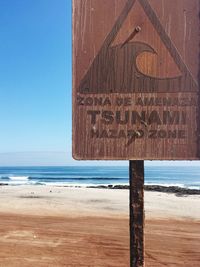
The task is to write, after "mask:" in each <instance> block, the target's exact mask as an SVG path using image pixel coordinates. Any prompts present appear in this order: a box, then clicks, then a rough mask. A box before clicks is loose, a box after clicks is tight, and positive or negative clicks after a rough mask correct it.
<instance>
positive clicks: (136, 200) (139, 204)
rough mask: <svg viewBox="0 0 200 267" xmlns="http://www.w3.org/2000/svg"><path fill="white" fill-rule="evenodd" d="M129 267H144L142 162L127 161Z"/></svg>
mask: <svg viewBox="0 0 200 267" xmlns="http://www.w3.org/2000/svg"><path fill="white" fill-rule="evenodd" d="M129 179H130V267H143V266H144V161H143V160H135V161H133V160H130V161H129Z"/></svg>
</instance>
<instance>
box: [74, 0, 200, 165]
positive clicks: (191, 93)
mask: <svg viewBox="0 0 200 267" xmlns="http://www.w3.org/2000/svg"><path fill="white" fill-rule="evenodd" d="M199 13H200V3H199V0H162V1H158V0H73V157H74V158H75V159H83V160H86V159H88V160H89V159H91V160H93V159H101V160H103V159H107V160H108V159H111V160H118V159H119V160H127V159H132V160H134V159H137V160H138V159H141V160H184V159H191V160H195V159H199V158H200V143H199V137H200V120H199V111H200V109H199V106H200V105H199V98H198V95H199V77H200V65H199V62H200V61H199V55H200V46H199V44H200V35H199Z"/></svg>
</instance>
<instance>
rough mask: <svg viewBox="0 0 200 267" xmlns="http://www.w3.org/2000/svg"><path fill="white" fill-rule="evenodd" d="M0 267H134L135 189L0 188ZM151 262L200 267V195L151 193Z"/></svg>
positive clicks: (148, 227)
mask: <svg viewBox="0 0 200 267" xmlns="http://www.w3.org/2000/svg"><path fill="white" fill-rule="evenodd" d="M0 201H1V205H0V216H1V220H0V231H1V235H0V266H2V267H4V266H5V267H6V266H20V267H24V266H38V267H40V266H44V267H46V266H47V267H48V266H52V267H54V266H55V267H57V266H58V267H59V266H77V267H78V266H91V267H98V266H99V267H107V266H108V267H128V266H129V232H128V229H129V226H128V225H129V222H128V190H106V189H86V188H82V189H77V188H76V189H75V188H64V187H53V186H2V187H0ZM145 210H146V215H145V217H146V222H145V224H146V226H145V245H146V248H145V261H146V265H145V266H146V267H148V266H152V267H156V266H174V267H175V266H177V267H179V266H184V267H185V266H186V267H187V266H188V267H189V266H191V267H199V266H200V196H187V197H176V196H175V195H173V194H165V193H154V192H146V193H145Z"/></svg>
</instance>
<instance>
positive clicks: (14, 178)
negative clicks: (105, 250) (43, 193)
mask: <svg viewBox="0 0 200 267" xmlns="http://www.w3.org/2000/svg"><path fill="white" fill-rule="evenodd" d="M28 178H29V176H9V179H10V180H13V181H27V180H28Z"/></svg>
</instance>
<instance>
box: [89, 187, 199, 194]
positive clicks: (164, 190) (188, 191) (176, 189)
mask: <svg viewBox="0 0 200 267" xmlns="http://www.w3.org/2000/svg"><path fill="white" fill-rule="evenodd" d="M87 188H99V189H129V186H128V185H108V186H105V185H99V186H88V187H87ZM144 190H145V191H153V192H161V193H172V194H176V195H177V196H186V195H200V190H199V189H189V188H182V187H178V186H161V185H145V186H144Z"/></svg>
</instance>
